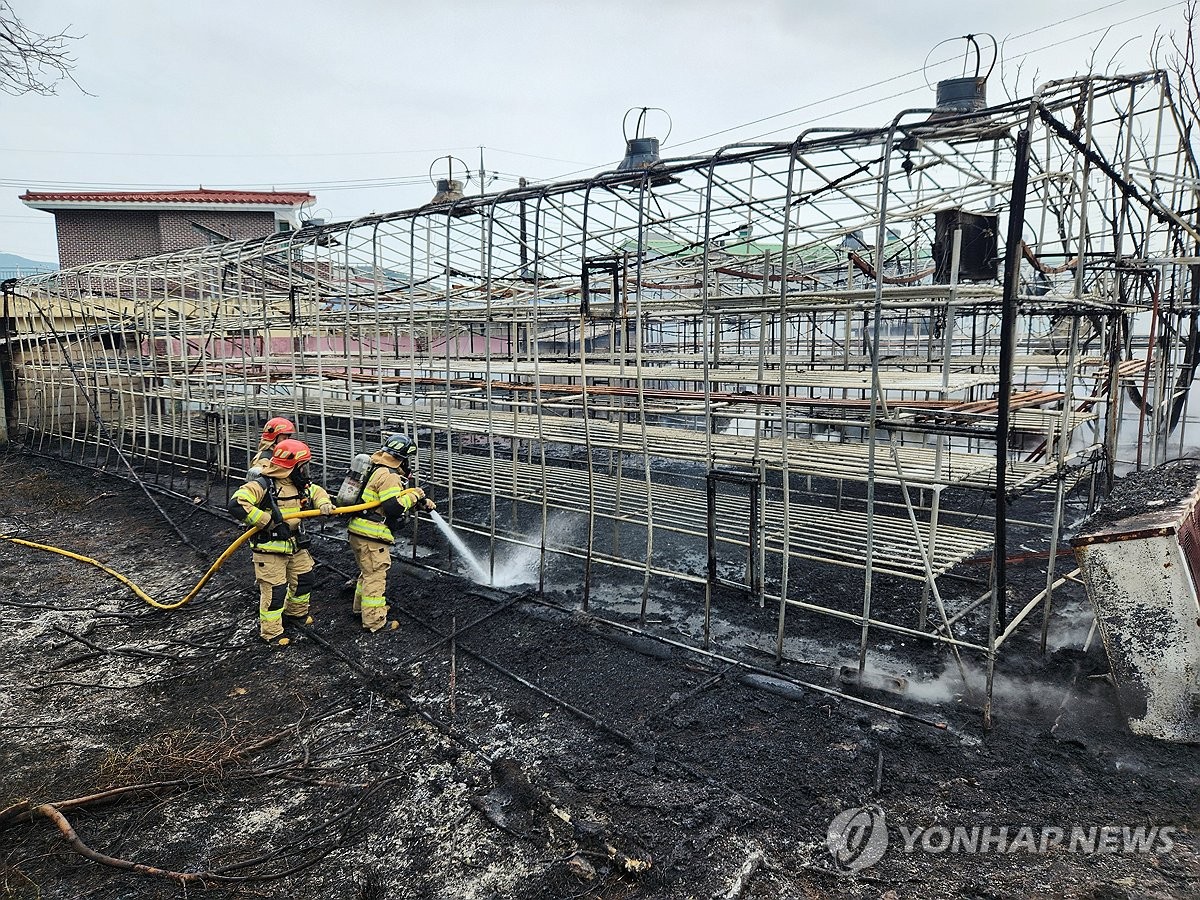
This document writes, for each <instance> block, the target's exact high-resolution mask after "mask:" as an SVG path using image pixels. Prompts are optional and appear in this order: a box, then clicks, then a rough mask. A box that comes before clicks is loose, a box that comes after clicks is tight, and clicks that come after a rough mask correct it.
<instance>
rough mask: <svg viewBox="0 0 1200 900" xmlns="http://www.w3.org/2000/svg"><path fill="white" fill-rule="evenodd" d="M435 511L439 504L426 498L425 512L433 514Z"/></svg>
mask: <svg viewBox="0 0 1200 900" xmlns="http://www.w3.org/2000/svg"><path fill="white" fill-rule="evenodd" d="M435 509H437V504H436V503H434V502H433V501H432V500H430V499H429V498H428V497H426V498H425V511H426V512H433V511H434V510H435Z"/></svg>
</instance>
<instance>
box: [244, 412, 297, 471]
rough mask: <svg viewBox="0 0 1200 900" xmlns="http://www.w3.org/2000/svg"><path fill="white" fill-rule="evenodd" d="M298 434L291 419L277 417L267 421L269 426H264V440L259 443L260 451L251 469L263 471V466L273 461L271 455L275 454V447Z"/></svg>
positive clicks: (256, 453)
mask: <svg viewBox="0 0 1200 900" xmlns="http://www.w3.org/2000/svg"><path fill="white" fill-rule="evenodd" d="M295 433H296V426H295V425H293V424H292V421H291V419H285V418H283V417H282V416H275V418H273V419H267V424H266V425H264V426H263V430H262V440H261V441H259V443H258V450H257V451H255V453H254V459H252V460H251V461H250V468H252V469H255V468H257V469H261V468H262V467H263V465H265V464H266V463H269V462H270V461H271V454H272V453H274V452H275V446H276V445H277V444H278V443H279V442H280V441H284V440H288V439H290V438H292V436H293V435H295Z"/></svg>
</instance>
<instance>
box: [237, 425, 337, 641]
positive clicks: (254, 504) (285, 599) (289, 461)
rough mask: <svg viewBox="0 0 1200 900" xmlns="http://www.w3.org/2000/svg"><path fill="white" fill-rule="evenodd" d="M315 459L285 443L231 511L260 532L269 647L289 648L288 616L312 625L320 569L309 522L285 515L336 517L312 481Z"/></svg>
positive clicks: (261, 623)
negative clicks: (310, 543) (308, 530)
mask: <svg viewBox="0 0 1200 900" xmlns="http://www.w3.org/2000/svg"><path fill="white" fill-rule="evenodd" d="M310 459H312V451H311V450H309V449H308V445H307V444H305V443H303V442H302V441H297V440H292V439H285V440H282V441H280V442H279V443H278V444H276V445H275V448H274V450H273V452H272V454H271V458H270V459H269V460H268V461H266V462H264V463H260V464H259V465H260V467H261V472H262V474H261V475H258V476H257V477H255V478H251V479H250V480H249V481H247V482H246V483H245V484H243V485H242V486H241V487H239V488H238V489H237V490H236V491H234V493H233V497H232V498H231V499H230V501H229V509H230V511H231V512H232V513H233V514H234V515H235V516H236V515H240V516H242V517H243V521H244V522H245V524H246V525H249V526H251V527H253V528H256V529H257V534H256V535H255V536H254V537H253V538H251V540H250V548H251V550H252V551H253V556H254V580H255V582H256V583H257V584H258V633H259V636H261V637H262V639H263V640H264V641H274V640H275V639H276V638H279V643H280V644H286V643H287V642H288V639H287V638H285V637H281V636H282V634H283V617H284V616H285V615H287V616H292V617H296V618H299V619H305V620H306V621H307V622H311V621H312V620H311V618H309V617H308V609H309V600H310V598H311V596H312V588H313V566H314V563H313V558H312V554H311V553H309V552H308V538H307V536H306V534H305V532H304V526H303V522H304V520H303V519H291V520H284V518H283V513H284V511H286V510H294V509H318V510H320V511H321V514H322V515H327V516H328V515H332V514H333V512H334V505H333V503H332V502H331V501H330V499H329V494H327V493H326V492H325V489H324V488H322V487H321V486H320V485H316V484H313V483H312V482H310V481H309V480H308V475H307V466H306V464H307V463H308V461H309V460H310Z"/></svg>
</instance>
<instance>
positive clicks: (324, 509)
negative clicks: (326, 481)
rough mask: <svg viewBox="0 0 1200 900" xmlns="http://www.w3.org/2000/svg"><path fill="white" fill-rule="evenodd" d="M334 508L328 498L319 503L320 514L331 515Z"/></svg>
mask: <svg viewBox="0 0 1200 900" xmlns="http://www.w3.org/2000/svg"><path fill="white" fill-rule="evenodd" d="M336 509H337V507H336V506H334V505H333V504H332V503H330V502H329V501H328V500H326V501H325V502H324V503H322V504H321V515H323V516H332V515H333V513H334V511H335V510H336Z"/></svg>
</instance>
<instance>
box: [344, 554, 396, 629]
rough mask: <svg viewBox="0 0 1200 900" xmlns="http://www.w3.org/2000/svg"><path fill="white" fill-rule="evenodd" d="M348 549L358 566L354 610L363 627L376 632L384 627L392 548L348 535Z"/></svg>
mask: <svg viewBox="0 0 1200 900" xmlns="http://www.w3.org/2000/svg"><path fill="white" fill-rule="evenodd" d="M350 549H351V550H353V551H354V559H355V561H356V562H357V563H358V571H359V575H358V582H357V584H355V585H354V611H355V612H356V613H359V614H360V615H361V616H362V624H363V628H366V629H369V630H370V631H378V630H379V629H380V628H382V627H383V626H384V625H386V624H387V614H388V605H387V598H386V596H385V594H386V593H387V573H388V568H389V567H390V566H391V565H392V548H391V546H390V545H388V544H381V543H380V542H379V541H372V540H368V539H367V538H364V537H361V536H359V535H357V534H352V535H350Z"/></svg>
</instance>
